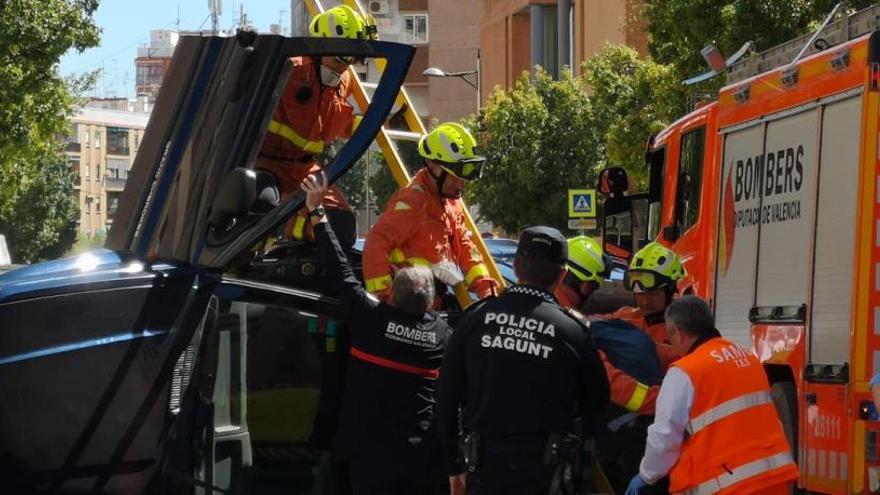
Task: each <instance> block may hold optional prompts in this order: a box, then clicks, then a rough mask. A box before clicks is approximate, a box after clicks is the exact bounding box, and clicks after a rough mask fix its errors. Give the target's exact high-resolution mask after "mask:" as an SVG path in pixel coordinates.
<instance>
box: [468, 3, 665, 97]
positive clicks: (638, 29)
mask: <svg viewBox="0 0 880 495" xmlns="http://www.w3.org/2000/svg"><path fill="white" fill-rule="evenodd" d="M480 3H481V16H482V18H481V22H480V42H479V43H480V48H481V50H482V53H486V54H489V53H491V54H493V56H491V57H488V56H486V57H483V87H482V95H483V98H484V99H485V98H486V97H488V95H489V94H490V93H491V92H492V89H493V88H494V87H495V86H496V85H500V86H501V87H504V88H509V87H511V86H512V85H513V83H514V82H515V81H516V80H517V79H518V78H519V76H520V75H521V74H522V73H523V72H524V71H530V70H531V69H532V67H534V66H535V65H540V66H542V67H543V68H544V69H546V70H547V71H548V72H549V73H551V74H554V75H557V76H558V74H559V70H560V68H561V67H562V66H566V65H567V66H569V67H573V68H574V70H575V73H576V74H578V73H580V65H581V62H582V61H584V60H586V59H588V58H590V57H591V56H592V55H594V54H596V53H597V52H598V51H599V50H600V49H601V48H602V45H604V44H605V43H607V42H611V43H620V44H624V45H628V46H630V47H632V48H634V49H636V51H638V52H639V53H641V54H646V53H647V51H648V25H647V21H646V20H645V18H644V16H643V15H642V10H643V8H644V3H645V2H644V0H481V1H480Z"/></svg>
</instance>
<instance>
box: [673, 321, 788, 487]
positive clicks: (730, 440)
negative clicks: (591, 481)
mask: <svg viewBox="0 0 880 495" xmlns="http://www.w3.org/2000/svg"><path fill="white" fill-rule="evenodd" d="M673 366H675V367H677V368H679V369H680V370H682V371H683V372H684V373H685V374H686V375H687V376H688V378H689V379H690V380H691V382H692V384H693V389H694V401H693V406H692V407H691V409H690V412H689V416H688V418H689V421H688V424H687V427H686V430H687V432H688V435H687V436H686V438H685V440H684V442H683V443H682V446H681V454H680V456H679V458H678V461H677V462H676V463H675V465H674V466H673V467H672V470H671V471H670V472H669V480H670V491H671V492H672V493H687V494H710V493H720V494H727V493H743V494H745V493H752V492H753V491H755V490H757V489H759V488H761V487H765V486H770V485H775V484H779V483H784V482H786V481H790V480H794V479H797V477H798V471H797V467H796V466H795V464H794V462H793V461H792V458H791V450H790V447H789V445H788V441H787V440H786V439H785V434H784V432H783V430H782V425H781V424H780V422H779V418H778V416H777V415H776V409H775V408H774V407H773V400H772V399H771V397H770V386H769V384H768V382H767V376H766V375H765V373H764V369H763V367H762V366H761V363H760V362H759V361H758V360H757V358H755V356H754V355H753V354H752V353H751V352H749V351H747V350H745V349H742V348H741V347H739V346H737V345H736V344H734V343H733V342H731V341H729V340H726V339H724V338H721V337H718V338H713V339H711V340H708V341H706V342H705V343H703V344H701V345H699V346H698V347H697V348H696V349H695V350H694V351H693V352H691V353H690V354H688V355H687V356H685V357H683V358H681V359H679V360H678V361H676V362H675V364H674V365H673Z"/></svg>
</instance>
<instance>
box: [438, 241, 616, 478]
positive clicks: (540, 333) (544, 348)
mask: <svg viewBox="0 0 880 495" xmlns="http://www.w3.org/2000/svg"><path fill="white" fill-rule="evenodd" d="M567 251H568V249H567V244H566V240H565V238H564V237H562V235H561V234H560V233H559V231H557V230H556V229H553V228H550V227H531V228H528V229H526V230H525V231H524V232H523V234H522V236H521V237H520V241H519V246H518V248H517V252H516V257H515V258H514V271H515V273H516V276H517V278H518V280H519V284H518V285H514V286H513V287H511V288H510V289H508V290H507V291H506V292H505V293H504V295H502V296H500V297H498V298H490V299H488V300H485V301H484V302H482V303H479V304H478V307H477V308H475V309H474V310H473V311H471V312H469V314H468V315H467V316H465V318H464V319H463V320H462V321H461V323H460V324H459V325H458V326H457V329H456V332H455V334H454V335H453V337H452V339H451V340H450V343H449V346H448V350H447V354H446V356H445V357H444V359H443V366H442V368H441V373H440V376H441V378H440V395H439V398H438V408H439V413H438V415H439V417H438V421H439V423H438V426H439V429H440V433H441V435H442V438H443V442H444V447H445V449H446V455H447V469H448V470H449V474H450V477H451V482H452V486H453V487H456V486H458V487H460V486H461V484H462V483H463V482H465V480H464V475H463V474H462V473H464V472H465V470H467V473H468V474H467V477H466V482H465V483H464V484H465V486H466V490H467V493H468V494H480V495H484V494H509V493H517V494H524V495H525V494H542V495H543V494H547V493H548V492H549V493H573V492H572V491H571V486H570V484H569V483H568V482H567V481H566V480H567V479H569V478H570V477H571V474H572V470H571V469H570V468H571V467H572V466H574V465H575V464H578V463H577V462H574V459H573V457H574V456H577V455H578V454H580V453H581V450H582V449H581V447H580V446H578V445H577V443H578V442H576V441H575V442H572V441H571V440H572V438H573V437H572V434H573V433H576V430H577V428H576V424H577V423H578V421H577V419H578V418H581V419H582V420H583V423H584V424H591V423H592V421H593V417H594V416H595V415H596V414H597V412H598V411H600V410H601V409H602V408H603V407H604V406H605V405H606V404H607V403H608V397H609V390H608V380H607V378H606V376H605V370H604V368H603V367H602V363H601V361H600V360H599V356H598V355H597V352H596V350H595V348H594V347H593V345H592V342H591V339H590V337H589V335H588V333H587V331H586V328H585V327H584V326H583V325H582V324H581V323H580V322H579V321H578V320H576V319H575V318H573V317H572V316H570V315H569V314H568V313H566V312H565V311H564V310H563V309H562V308H561V307H560V306H559V304H558V303H557V301H556V298H555V297H554V296H553V291H554V289H555V288H556V286H557V285H558V284H559V283H560V282H561V281H562V280H563V278H564V277H565V275H566V269H565V262H566V258H567ZM459 407H460V408H461V425H462V428H463V430H464V437H463V442H462V444H463V446H462V449H461V451H462V453H463V455H461V456H460V455H459V454H458V452H459V450H458V449H457V448H456V447H457V440H458V424H459ZM579 464H580V465H579V466H578V468H580V469H582V466H583V465H586V461H585V460H582V461H581V462H580V463H579ZM567 468H568V469H567ZM453 493H454V492H453Z"/></svg>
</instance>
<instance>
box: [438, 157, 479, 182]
mask: <svg viewBox="0 0 880 495" xmlns="http://www.w3.org/2000/svg"><path fill="white" fill-rule="evenodd" d="M485 163H486V159H485V158H482V157H478V158H470V159H467V160H461V161H457V162H455V163H447V162H440V166H441V167H442V168H443V170H445V171H446V172H448V173H450V174H452V175H454V176H456V177H458V178H459V179H462V180H467V181H471V180H477V179H479V178H480V177H482V176H483V165H484V164H485Z"/></svg>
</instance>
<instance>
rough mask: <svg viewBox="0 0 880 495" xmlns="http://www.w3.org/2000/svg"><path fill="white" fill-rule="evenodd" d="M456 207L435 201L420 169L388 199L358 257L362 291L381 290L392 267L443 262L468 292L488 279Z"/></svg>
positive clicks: (434, 189)
mask: <svg viewBox="0 0 880 495" xmlns="http://www.w3.org/2000/svg"><path fill="white" fill-rule="evenodd" d="M461 208H462V207H461V202H460V201H458V200H451V199H445V198H441V197H440V195H439V193H438V192H437V186H436V184H435V182H434V179H433V178H432V177H431V176H430V175H429V173H428V171H427V170H426V169H422V170H420V171H419V172H418V173H417V174H416V175H415V177H413V179H412V181H411V182H410V183H409V185H407V186H406V187H405V188H403V189H401V190H399V191H397V192H396V193H394V195H393V196H391V199H390V200H389V201H388V204H387V205H386V206H385V211H384V212H383V213H382V216H381V217H380V218H379V221H378V222H377V223H376V225H375V226H374V227H373V228H372V229H371V230H370V232H369V233H368V234H367V239H366V244H365V245H364V256H363V273H364V282H365V284H366V286H367V290H369V291H370V292H383V291H385V290H387V289H388V287H389V286H390V285H391V274H392V272H393V266H395V265H396V266H417V265H424V266H431V265H433V264H435V263H439V262H441V261H444V260H448V261H451V262H452V263H454V264H456V265H458V267H459V268H460V269H461V273H462V275H463V276H464V279H465V284H466V285H468V287H471V288H473V286H474V284H475V283H476V282H478V281H480V280H483V279H488V278H489V270H488V269H487V268H486V265H484V264H483V257H482V256H481V255H480V253H479V252H478V251H477V248H476V246H475V245H474V243H473V242H472V241H471V237H470V232H469V231H468V230H467V227H466V226H465V221H464V212H463V211H462V209H461Z"/></svg>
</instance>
